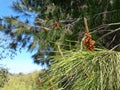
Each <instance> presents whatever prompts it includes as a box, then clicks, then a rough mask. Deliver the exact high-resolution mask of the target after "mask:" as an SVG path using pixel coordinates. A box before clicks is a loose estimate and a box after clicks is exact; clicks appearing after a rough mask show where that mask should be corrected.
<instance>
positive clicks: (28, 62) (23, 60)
mask: <svg viewBox="0 0 120 90" xmlns="http://www.w3.org/2000/svg"><path fill="white" fill-rule="evenodd" d="M12 1H16V0H0V17H4V16H11V15H17V13H15V12H14V11H13V10H11V8H10V6H11V5H12ZM31 55H32V53H30V52H27V50H22V52H21V53H20V52H17V56H15V57H14V58H13V59H12V60H11V59H10V58H9V57H7V58H6V59H2V60H0V64H2V66H4V67H6V68H8V70H9V72H11V73H19V72H22V73H30V72H33V71H35V70H40V69H41V68H42V67H41V66H40V65H36V64H34V63H33V60H32V58H31Z"/></svg>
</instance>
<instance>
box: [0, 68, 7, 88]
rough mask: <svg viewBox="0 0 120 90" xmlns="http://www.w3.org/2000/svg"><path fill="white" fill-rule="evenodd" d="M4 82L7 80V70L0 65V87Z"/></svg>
mask: <svg viewBox="0 0 120 90" xmlns="http://www.w3.org/2000/svg"><path fill="white" fill-rule="evenodd" d="M6 82H8V71H7V69H5V68H2V67H0V87H3V86H4V85H5V83H6Z"/></svg>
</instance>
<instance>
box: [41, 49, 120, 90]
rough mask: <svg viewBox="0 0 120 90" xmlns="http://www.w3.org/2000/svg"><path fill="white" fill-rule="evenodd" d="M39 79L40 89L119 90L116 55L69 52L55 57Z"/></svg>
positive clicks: (118, 60)
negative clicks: (41, 82) (41, 87)
mask: <svg viewBox="0 0 120 90" xmlns="http://www.w3.org/2000/svg"><path fill="white" fill-rule="evenodd" d="M52 61H53V63H52V66H51V68H50V69H49V70H48V71H47V72H46V73H45V75H43V76H44V77H42V78H43V85H44V86H43V87H44V88H46V86H49V87H47V89H45V90H49V89H50V88H53V89H55V90H61V89H62V88H63V89H65V90H119V89H120V70H119V67H120V65H119V63H120V53H119V52H115V51H108V50H100V51H94V52H88V51H82V52H80V51H69V52H65V54H64V57H62V56H60V55H57V56H54V59H53V60H52Z"/></svg>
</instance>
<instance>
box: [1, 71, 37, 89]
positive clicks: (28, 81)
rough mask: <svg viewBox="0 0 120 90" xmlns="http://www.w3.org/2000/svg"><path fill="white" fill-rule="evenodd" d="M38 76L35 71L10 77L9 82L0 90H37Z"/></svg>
mask: <svg viewBox="0 0 120 90" xmlns="http://www.w3.org/2000/svg"><path fill="white" fill-rule="evenodd" d="M38 75H39V72H37V71H36V72H33V73H31V74H20V75H10V76H9V78H10V80H9V81H8V83H6V84H5V86H4V87H3V88H2V90H39V85H38V84H37V81H38Z"/></svg>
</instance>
